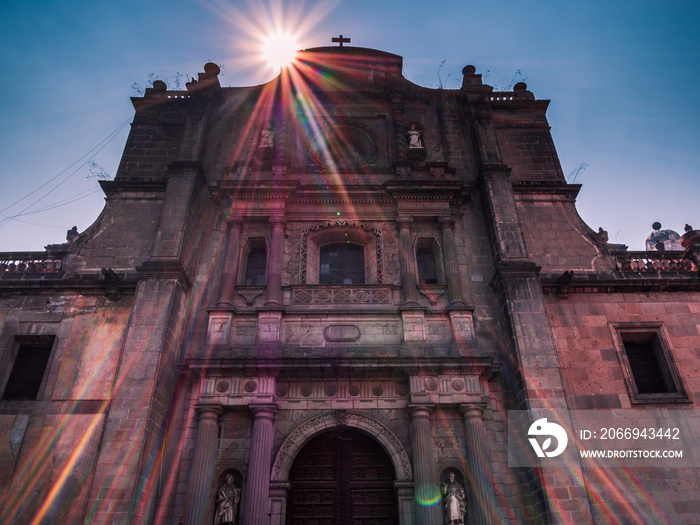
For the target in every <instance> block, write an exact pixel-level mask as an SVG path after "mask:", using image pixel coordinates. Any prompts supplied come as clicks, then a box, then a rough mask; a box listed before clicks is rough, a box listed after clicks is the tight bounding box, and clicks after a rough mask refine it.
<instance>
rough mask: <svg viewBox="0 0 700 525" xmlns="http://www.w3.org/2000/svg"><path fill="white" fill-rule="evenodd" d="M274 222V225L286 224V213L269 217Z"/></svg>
mask: <svg viewBox="0 0 700 525" xmlns="http://www.w3.org/2000/svg"><path fill="white" fill-rule="evenodd" d="M268 221H269V222H271V223H272V226H273V227H275V226H278V225H284V224H285V223H286V222H287V218H286V217H285V216H284V215H273V216H272V217H270V218H269V219H268Z"/></svg>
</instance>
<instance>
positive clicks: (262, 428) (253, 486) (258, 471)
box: [241, 405, 277, 525]
mask: <svg viewBox="0 0 700 525" xmlns="http://www.w3.org/2000/svg"><path fill="white" fill-rule="evenodd" d="M250 410H251V412H252V413H253V433H252V435H251V436H250V457H249V458H248V481H247V482H246V484H245V491H244V492H243V495H242V502H241V525H264V524H267V523H269V520H270V517H269V514H270V469H271V467H272V464H271V463H272V440H273V438H274V433H275V428H274V419H275V416H276V415H277V407H276V406H274V405H252V406H251V407H250Z"/></svg>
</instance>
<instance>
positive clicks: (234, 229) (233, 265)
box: [217, 217, 243, 307]
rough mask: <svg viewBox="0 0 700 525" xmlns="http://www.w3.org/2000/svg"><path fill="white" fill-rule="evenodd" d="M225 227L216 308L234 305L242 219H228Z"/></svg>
mask: <svg viewBox="0 0 700 525" xmlns="http://www.w3.org/2000/svg"><path fill="white" fill-rule="evenodd" d="M227 226H228V235H227V237H226V251H225V252H224V260H223V264H222V266H221V280H220V282H221V285H220V288H219V301H218V303H217V307H232V306H233V304H234V297H235V295H236V274H237V271H238V259H239V252H240V249H241V230H242V229H243V219H242V218H240V217H234V218H232V219H229V220H228V221H227Z"/></svg>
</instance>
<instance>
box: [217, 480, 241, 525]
mask: <svg viewBox="0 0 700 525" xmlns="http://www.w3.org/2000/svg"><path fill="white" fill-rule="evenodd" d="M222 477H223V483H219V484H218V487H219V488H218V490H217V491H216V497H215V507H214V509H215V510H214V525H236V523H238V521H237V514H238V504H239V503H240V502H241V484H242V483H241V475H240V473H239V472H237V471H235V470H227V471H225V472H224V473H223V474H222V476H220V478H222Z"/></svg>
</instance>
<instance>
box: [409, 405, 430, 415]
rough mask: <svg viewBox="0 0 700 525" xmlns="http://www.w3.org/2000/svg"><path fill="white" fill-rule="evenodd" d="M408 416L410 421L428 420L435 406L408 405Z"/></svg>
mask: <svg viewBox="0 0 700 525" xmlns="http://www.w3.org/2000/svg"><path fill="white" fill-rule="evenodd" d="M407 409H408V415H409V416H410V417H411V419H430V414H432V413H433V410H435V405H428V404H421V405H414V404H411V405H408V407H407Z"/></svg>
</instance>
